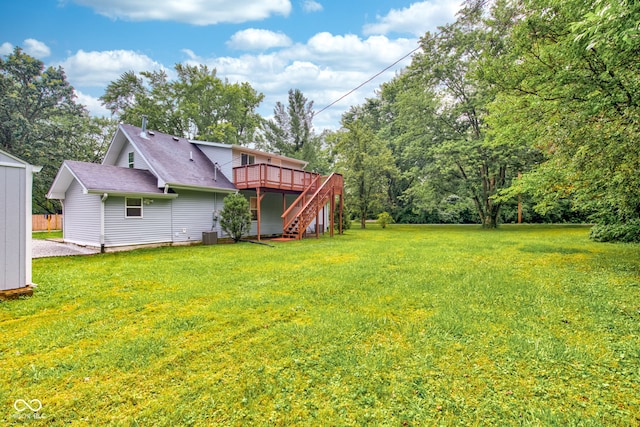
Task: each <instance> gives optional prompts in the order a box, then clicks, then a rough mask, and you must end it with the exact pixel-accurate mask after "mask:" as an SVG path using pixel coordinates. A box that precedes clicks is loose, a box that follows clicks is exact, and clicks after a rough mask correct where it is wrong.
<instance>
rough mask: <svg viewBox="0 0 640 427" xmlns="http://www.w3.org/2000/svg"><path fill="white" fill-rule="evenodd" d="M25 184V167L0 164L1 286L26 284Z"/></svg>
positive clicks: (10, 287) (12, 287) (0, 159)
mask: <svg viewBox="0 0 640 427" xmlns="http://www.w3.org/2000/svg"><path fill="white" fill-rule="evenodd" d="M0 161H6V162H7V163H15V162H14V161H13V160H12V159H9V158H5V157H4V156H2V157H0ZM26 184H27V182H26V169H25V168H15V167H9V166H0V290H6V289H15V288H21V287H24V286H26V285H27V283H26V277H27V274H26V262H27V253H26V239H27V238H29V239H30V238H31V236H28V237H27V236H25V230H26V224H25V221H26V212H25V210H26V200H25V198H26V193H25V191H26ZM28 256H29V259H30V257H31V254H28Z"/></svg>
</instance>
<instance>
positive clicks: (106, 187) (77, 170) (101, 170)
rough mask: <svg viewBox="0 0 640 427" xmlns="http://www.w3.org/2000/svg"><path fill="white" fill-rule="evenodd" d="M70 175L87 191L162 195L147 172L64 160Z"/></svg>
mask: <svg viewBox="0 0 640 427" xmlns="http://www.w3.org/2000/svg"><path fill="white" fill-rule="evenodd" d="M65 165H66V166H67V167H68V168H69V170H70V171H71V173H72V174H73V175H74V176H75V177H76V178H77V179H78V181H80V184H81V185H82V186H83V187H84V188H86V189H87V190H88V191H105V192H114V193H150V194H163V192H164V190H163V189H161V188H158V180H157V179H156V177H155V176H153V174H152V173H151V172H149V171H147V170H142V169H129V168H123V167H119V166H110V165H100V164H96V163H87V162H77V161H75V160H65V161H64V163H63V166H65Z"/></svg>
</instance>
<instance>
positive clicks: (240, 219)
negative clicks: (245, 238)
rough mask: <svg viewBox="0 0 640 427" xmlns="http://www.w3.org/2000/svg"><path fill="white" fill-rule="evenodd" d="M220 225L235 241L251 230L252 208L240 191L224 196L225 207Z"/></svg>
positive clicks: (221, 213) (221, 212) (221, 214)
mask: <svg viewBox="0 0 640 427" xmlns="http://www.w3.org/2000/svg"><path fill="white" fill-rule="evenodd" d="M220 227H222V230H224V231H225V232H226V233H227V234H229V236H231V238H232V239H233V241H234V242H238V241H239V240H240V239H241V238H242V235H243V234H245V233H247V232H249V229H250V227H251V210H250V209H249V202H248V201H247V199H246V198H245V197H244V196H243V195H242V194H240V193H234V194H229V195H228V196H227V197H225V198H224V208H223V209H222V211H220Z"/></svg>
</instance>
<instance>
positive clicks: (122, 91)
mask: <svg viewBox="0 0 640 427" xmlns="http://www.w3.org/2000/svg"><path fill="white" fill-rule="evenodd" d="M175 71H176V73H177V79H176V80H173V81H171V80H169V78H168V76H167V73H166V72H165V71H164V70H161V71H144V72H141V73H139V75H137V74H135V73H134V72H133V71H129V72H126V73H124V74H123V75H122V76H120V78H119V79H118V80H116V81H114V82H111V83H110V84H109V85H108V86H107V89H106V91H105V93H104V95H102V96H101V97H100V100H101V101H102V104H103V105H104V106H105V107H106V108H107V109H109V110H110V111H111V113H112V114H113V115H114V116H116V117H118V118H119V119H120V120H121V121H124V122H127V123H141V122H142V116H143V115H146V116H147V118H148V120H149V122H148V123H149V126H150V127H151V128H153V129H156V130H158V131H160V132H165V133H168V134H172V135H185V136H189V137H191V138H194V139H200V140H207V141H216V142H225V143H228V144H248V143H250V142H253V141H254V140H255V138H256V132H257V130H258V128H259V126H260V124H261V122H262V118H261V117H260V115H259V114H258V113H257V112H256V109H257V107H258V106H259V105H260V103H261V102H262V100H263V99H264V95H263V94H261V93H259V92H257V91H255V90H254V89H253V88H252V87H251V86H250V85H249V84H248V83H229V82H228V81H226V80H225V81H223V80H221V79H220V78H219V77H217V75H216V70H215V69H213V70H211V69H209V68H208V67H207V66H206V65H200V66H195V65H183V64H176V66H175Z"/></svg>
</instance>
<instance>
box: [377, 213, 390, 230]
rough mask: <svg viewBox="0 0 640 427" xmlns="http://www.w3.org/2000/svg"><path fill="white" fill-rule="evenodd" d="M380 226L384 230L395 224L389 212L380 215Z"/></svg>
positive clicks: (378, 221)
mask: <svg viewBox="0 0 640 427" xmlns="http://www.w3.org/2000/svg"><path fill="white" fill-rule="evenodd" d="M377 223H378V225H380V227H382V228H386V227H387V225H388V224H393V218H392V217H391V215H389V212H382V213H381V214H379V215H378V220H377Z"/></svg>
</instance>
